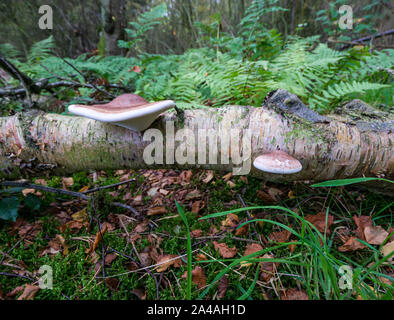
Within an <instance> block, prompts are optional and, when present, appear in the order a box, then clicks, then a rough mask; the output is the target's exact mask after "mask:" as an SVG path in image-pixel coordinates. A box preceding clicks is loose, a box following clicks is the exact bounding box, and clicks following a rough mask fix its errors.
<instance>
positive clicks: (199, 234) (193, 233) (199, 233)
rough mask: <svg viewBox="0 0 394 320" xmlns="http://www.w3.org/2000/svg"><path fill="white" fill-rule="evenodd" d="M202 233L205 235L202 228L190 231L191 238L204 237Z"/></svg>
mask: <svg viewBox="0 0 394 320" xmlns="http://www.w3.org/2000/svg"><path fill="white" fill-rule="evenodd" d="M202 235H203V233H202V230H200V229H196V230H192V231H190V237H191V238H199V237H202Z"/></svg>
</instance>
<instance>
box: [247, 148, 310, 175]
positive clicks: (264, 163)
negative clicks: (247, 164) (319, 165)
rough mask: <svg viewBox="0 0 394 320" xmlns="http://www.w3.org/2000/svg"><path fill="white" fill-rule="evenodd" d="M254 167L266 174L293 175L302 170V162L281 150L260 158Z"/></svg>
mask: <svg viewBox="0 0 394 320" xmlns="http://www.w3.org/2000/svg"><path fill="white" fill-rule="evenodd" d="M253 166H254V167H255V168H256V169H258V170H261V171H264V172H269V173H278V174H292V173H297V172H300V171H301V170H302V164H301V162H299V161H298V160H297V159H295V158H293V157H292V156H290V155H288V154H287V153H286V152H284V151H281V150H276V151H273V152H270V153H267V154H263V155H261V156H258V157H257V158H256V159H255V160H254V162H253Z"/></svg>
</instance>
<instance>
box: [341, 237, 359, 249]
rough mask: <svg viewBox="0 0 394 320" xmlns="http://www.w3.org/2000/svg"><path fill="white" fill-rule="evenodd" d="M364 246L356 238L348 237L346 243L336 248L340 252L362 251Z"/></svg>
mask: <svg viewBox="0 0 394 320" xmlns="http://www.w3.org/2000/svg"><path fill="white" fill-rule="evenodd" d="M364 248H365V245H363V244H362V243H361V242H360V241H358V239H357V238H356V237H350V238H349V240H348V241H346V243H344V244H343V245H342V246H340V247H339V248H338V250H339V251H340V252H348V251H355V250H360V249H364Z"/></svg>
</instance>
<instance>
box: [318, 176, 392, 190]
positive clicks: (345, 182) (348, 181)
mask: <svg viewBox="0 0 394 320" xmlns="http://www.w3.org/2000/svg"><path fill="white" fill-rule="evenodd" d="M379 180H380V181H386V182H390V183H394V181H391V180H387V179H383V178H355V179H343V180H331V181H325V182H321V183H317V184H314V185H312V187H315V188H319V187H341V186H347V185H349V184H355V183H361V182H368V181H379Z"/></svg>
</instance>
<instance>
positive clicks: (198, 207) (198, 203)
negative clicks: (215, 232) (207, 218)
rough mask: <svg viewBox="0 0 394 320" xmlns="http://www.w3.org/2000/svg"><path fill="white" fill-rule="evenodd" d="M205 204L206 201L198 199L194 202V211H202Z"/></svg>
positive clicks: (195, 212) (196, 212)
mask: <svg viewBox="0 0 394 320" xmlns="http://www.w3.org/2000/svg"><path fill="white" fill-rule="evenodd" d="M204 206H205V204H204V201H202V200H198V201H195V202H193V204H192V213H194V214H198V213H199V212H200V211H201V209H203V208H204Z"/></svg>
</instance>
